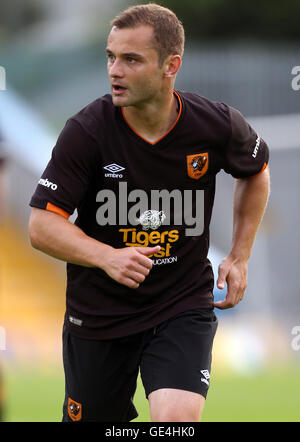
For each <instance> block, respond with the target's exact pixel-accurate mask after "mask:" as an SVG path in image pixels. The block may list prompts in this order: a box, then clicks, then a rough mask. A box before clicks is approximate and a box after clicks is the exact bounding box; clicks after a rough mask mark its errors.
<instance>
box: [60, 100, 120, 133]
mask: <svg viewBox="0 0 300 442" xmlns="http://www.w3.org/2000/svg"><path fill="white" fill-rule="evenodd" d="M114 118H115V106H114V105H113V102H112V98H111V95H110V94H107V95H104V96H103V97H100V98H97V99H96V100H94V101H92V102H91V103H89V104H88V105H86V106H85V107H84V108H82V109H81V110H80V111H79V112H77V113H76V114H74V115H73V116H71V117H70V118H69V121H76V122H77V123H78V124H79V125H80V126H81V128H82V129H83V130H84V131H85V132H86V133H87V134H88V135H89V136H91V137H92V138H93V139H95V140H96V141H99V137H100V138H101V136H102V135H103V130H104V129H105V128H107V127H108V124H109V123H111V122H112V121H113V120H114Z"/></svg>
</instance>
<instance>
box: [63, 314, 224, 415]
mask: <svg viewBox="0 0 300 442" xmlns="http://www.w3.org/2000/svg"><path fill="white" fill-rule="evenodd" d="M217 324H218V322H217V318H216V316H215V314H214V312H213V310H209V309H196V310H190V311H186V312H183V313H180V314H179V315H177V316H175V317H173V318H171V319H169V320H167V321H165V322H163V323H162V324H160V325H159V326H156V327H154V328H151V329H150V330H146V331H144V332H141V333H138V334H136V335H131V336H127V337H123V338H119V339H111V340H102V341H96V340H87V339H81V338H78V337H75V336H73V335H71V334H70V333H69V331H68V330H67V329H66V327H64V331H63V360H64V370H65V380H66V384H65V385H66V393H65V402H64V406H63V421H64V422H67V421H91V422H113V421H114V422H128V421H131V420H132V419H134V418H136V417H137V416H138V413H137V411H136V409H135V407H134V405H133V396H134V393H135V389H136V381H137V376H138V373H139V369H140V373H141V378H142V382H143V385H144V388H145V393H146V397H148V395H149V394H150V393H151V392H152V391H154V390H158V389H160V388H176V389H180V390H187V391H192V392H195V393H200V394H201V395H203V396H204V397H206V395H207V391H208V388H209V378H210V369H211V351H212V345H213V340H214V336H215V333H216V329H217Z"/></svg>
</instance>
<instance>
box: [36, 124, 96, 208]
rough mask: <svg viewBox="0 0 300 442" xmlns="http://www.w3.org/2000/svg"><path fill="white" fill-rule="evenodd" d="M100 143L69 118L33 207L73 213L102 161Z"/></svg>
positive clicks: (44, 174) (39, 185)
mask: <svg viewBox="0 0 300 442" xmlns="http://www.w3.org/2000/svg"><path fill="white" fill-rule="evenodd" d="M98 151H99V149H98V145H97V143H96V142H95V141H94V140H93V139H92V138H91V137H90V136H89V135H88V134H87V133H86V132H85V131H84V129H83V128H82V127H81V125H80V124H79V123H78V122H76V121H75V120H73V119H70V120H68V121H67V123H66V125H65V127H64V129H63V130H62V132H61V134H60V135H59V137H58V140H57V143H56V145H55V147H54V149H53V151H52V156H51V159H50V161H49V163H48V165H47V167H46V169H45V170H44V172H43V174H42V176H41V179H40V180H39V182H38V185H37V188H36V190H35V192H34V194H33V196H32V198H31V201H30V206H32V207H37V208H40V209H48V208H49V207H50V208H51V209H50V210H52V211H55V210H53V208H58V209H61V210H62V211H63V212H64V213H67V214H68V215H72V214H73V212H74V210H75V209H76V208H78V207H79V206H80V204H81V202H82V200H83V199H84V196H85V194H86V192H87V190H88V187H89V185H90V182H91V179H92V178H93V175H94V173H95V167H96V165H97V164H98V163H99V160H98V158H97V156H98Z"/></svg>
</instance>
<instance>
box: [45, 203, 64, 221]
mask: <svg viewBox="0 0 300 442" xmlns="http://www.w3.org/2000/svg"><path fill="white" fill-rule="evenodd" d="M46 210H48V211H49V212H54V213H57V214H58V215H61V216H63V217H64V218H66V219H69V218H70V214H69V213H68V212H65V211H64V210H63V209H60V208H59V207H57V206H55V205H54V204H51V203H47V206H46Z"/></svg>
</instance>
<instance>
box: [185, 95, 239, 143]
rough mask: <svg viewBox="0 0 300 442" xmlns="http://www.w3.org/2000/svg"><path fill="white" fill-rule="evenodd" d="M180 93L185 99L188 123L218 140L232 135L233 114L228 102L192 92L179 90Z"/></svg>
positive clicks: (186, 121) (186, 120) (186, 122)
mask: <svg viewBox="0 0 300 442" xmlns="http://www.w3.org/2000/svg"><path fill="white" fill-rule="evenodd" d="M178 94H179V95H180V97H181V99H182V101H183V107H184V114H185V124H186V125H188V126H189V127H190V128H194V130H201V132H202V134H203V135H205V136H207V137H208V138H209V139H212V140H215V141H217V142H219V141H220V140H221V141H222V142H223V140H226V139H228V138H229V137H230V133H231V115H230V107H229V106H228V105H227V104H226V103H223V102H218V101H213V100H210V99H209V98H207V97H203V96H201V95H198V94H196V93H191V92H181V91H179V92H178Z"/></svg>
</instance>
